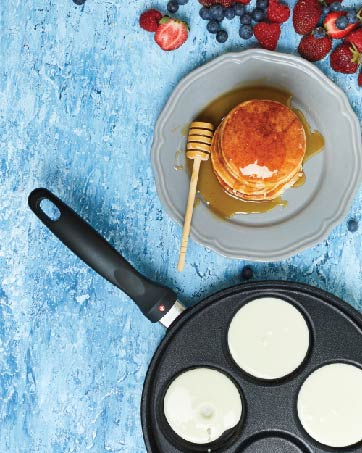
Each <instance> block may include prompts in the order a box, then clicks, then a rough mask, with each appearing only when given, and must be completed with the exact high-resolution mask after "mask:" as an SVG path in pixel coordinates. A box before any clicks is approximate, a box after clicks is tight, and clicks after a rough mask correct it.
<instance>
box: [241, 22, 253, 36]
mask: <svg viewBox="0 0 362 453" xmlns="http://www.w3.org/2000/svg"><path fill="white" fill-rule="evenodd" d="M253 34H254V33H253V27H252V26H251V25H247V24H246V25H242V26H241V27H240V30H239V35H240V38H243V39H250V38H251V37H252V36H253Z"/></svg>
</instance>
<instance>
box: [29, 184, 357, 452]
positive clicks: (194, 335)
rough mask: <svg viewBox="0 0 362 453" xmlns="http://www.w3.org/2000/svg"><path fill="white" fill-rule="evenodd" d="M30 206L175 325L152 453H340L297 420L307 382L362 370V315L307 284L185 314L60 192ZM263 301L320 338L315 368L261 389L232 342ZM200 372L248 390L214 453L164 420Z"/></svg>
mask: <svg viewBox="0 0 362 453" xmlns="http://www.w3.org/2000/svg"><path fill="white" fill-rule="evenodd" d="M44 199H47V200H49V201H51V202H52V203H54V205H55V206H56V207H57V208H58V210H59V213H60V217H59V218H58V219H57V220H55V221H53V220H51V219H50V218H49V217H48V215H47V214H45V212H44V211H43V210H42V208H41V201H42V200H44ZM29 206H30V208H31V209H32V210H33V211H34V213H35V214H36V215H37V216H38V217H39V218H40V220H41V221H42V222H43V223H44V224H45V225H46V226H47V227H48V228H49V229H50V230H51V231H52V232H53V233H54V234H55V235H56V236H57V237H58V238H59V239H60V240H61V241H62V242H63V243H64V244H65V245H66V246H67V247H69V248H70V249H71V250H72V251H73V252H74V253H75V254H76V255H78V256H79V257H80V258H81V259H83V261H84V262H86V263H87V264H88V265H89V266H91V267H92V268H93V269H94V270H95V271H96V272H98V273H99V274H100V275H102V276H103V277H104V278H106V279H107V280H109V281H110V282H111V283H113V284H114V285H116V286H117V287H118V288H120V289H122V290H123V291H124V292H126V293H127V294H128V295H129V296H130V297H131V298H132V299H133V300H134V301H135V302H136V304H137V305H138V306H139V308H140V310H141V311H142V313H143V314H144V315H145V316H147V317H148V318H149V319H150V320H151V321H152V322H157V321H160V322H162V324H164V325H165V326H166V327H168V326H169V325H170V324H172V325H171V327H170V329H169V330H168V332H167V334H166V336H165V338H164V339H163V340H162V342H161V344H160V346H159V347H158V349H157V351H156V353H155V355H154V357H153V359H152V361H151V364H150V367H149V370H148V373H147V377H146V381H145V384H144V389H143V395H142V406H141V417H142V427H143V433H144V439H145V443H146V447H147V450H148V451H149V452H152V453H159V452H160V453H179V452H185V453H188V452H190V453H191V452H198V451H200V452H215V451H220V452H245V453H322V452H334V453H336V449H333V448H329V447H325V446H323V445H320V444H318V443H317V442H316V441H314V440H313V439H312V438H310V437H309V436H308V434H307V433H306V432H305V431H304V430H303V427H302V426H301V424H300V422H299V420H298V416H297V410H296V404H297V396H298V391H299V389H300V387H301V385H302V383H303V382H304V380H305V379H306V377H307V376H308V375H309V374H310V373H311V372H312V371H314V370H315V369H317V368H319V367H320V366H322V365H325V364H328V363H331V362H334V361H342V362H348V363H353V364H355V365H357V366H359V367H362V317H361V316H360V314H359V313H358V312H357V311H356V310H354V309H353V308H352V307H350V306H348V305H347V304H345V303H344V302H343V301H341V300H340V299H338V298H336V297H334V296H332V295H331V294H328V293H326V292H324V291H321V290H319V289H317V288H313V287H309V286H307V285H302V284H298V283H291V282H257V283H249V284H243V285H240V286H237V287H234V288H231V289H227V290H224V291H221V292H219V293H218V294H216V295H214V296H211V297H209V298H207V299H205V300H204V301H202V302H200V303H199V304H197V306H195V307H193V308H192V309H189V310H187V311H185V312H184V313H182V314H181V312H182V311H183V310H184V308H183V306H182V304H181V303H180V302H178V301H177V298H176V294H175V293H174V292H173V291H171V290H170V289H168V288H165V287H162V286H159V285H158V284H156V283H153V282H151V281H149V280H148V279H146V278H145V277H144V276H142V275H140V274H139V273H138V272H137V271H135V270H134V269H133V268H132V267H131V265H130V264H129V263H128V262H127V261H125V260H124V258H123V257H122V256H121V255H120V254H119V253H118V252H116V251H115V250H114V249H113V248H112V247H111V246H110V245H109V244H108V243H107V242H106V241H105V240H104V239H103V238H102V237H101V236H100V235H99V234H98V233H97V232H96V231H95V230H93V228H92V227H91V226H90V225H88V224H87V223H86V222H85V221H84V220H82V219H81V218H80V217H79V216H78V215H77V214H76V213H75V212H74V211H73V210H71V209H70V208H69V207H68V206H67V205H65V204H64V203H63V202H62V201H61V200H59V199H58V198H57V197H56V196H54V195H53V194H52V193H51V192H49V191H48V190H46V189H36V190H34V191H33V192H32V193H31V194H30V196H29ZM263 296H275V297H279V298H283V299H285V300H287V301H289V302H290V303H292V304H293V305H294V306H295V307H296V308H298V309H299V310H300V311H301V312H302V314H303V315H304V317H305V319H306V320H307V322H308V324H309V327H310V332H311V346H310V350H309V353H308V355H307V358H306V359H305V361H304V362H303V363H302V365H301V366H300V367H299V368H298V369H297V370H295V371H294V372H293V373H292V374H291V375H289V376H287V377H285V378H283V379H281V380H278V381H274V382H265V381H260V380H258V379H256V378H254V377H252V376H249V375H247V374H246V373H245V372H243V371H242V370H240V369H239V368H238V367H237V366H236V365H235V363H234V362H233V360H232V358H231V356H230V354H229V351H228V346H227V341H226V337H227V331H228V326H229V324H230V321H231V319H232V318H233V316H234V315H235V313H236V312H237V311H238V310H239V309H240V308H241V307H242V306H243V305H244V304H245V303H247V302H248V301H250V300H251V299H254V298H257V297H263ZM180 314H181V316H178V315H180ZM176 318H178V319H176ZM197 366H206V367H211V368H215V369H217V370H219V371H222V372H224V373H226V374H227V375H228V376H229V377H230V378H231V379H232V380H233V381H234V382H235V384H236V385H237V386H238V388H239V391H240V394H241V396H242V399H243V402H244V407H245V411H244V416H243V419H242V420H241V421H240V423H239V425H238V426H237V427H236V428H235V429H233V430H232V431H230V432H227V433H225V434H224V435H223V436H222V438H220V439H219V440H218V441H216V442H214V443H212V444H209V445H206V446H205V445H203V446H197V445H193V444H190V443H188V442H186V441H184V440H183V439H181V438H180V437H178V436H177V435H176V434H174V433H173V431H172V430H171V428H170V427H169V426H168V424H167V422H166V420H165V417H164V415H163V397H164V394H165V392H166V390H167V387H168V385H169V384H170V382H171V381H172V380H173V379H174V378H175V376H177V375H178V374H179V373H181V372H182V371H185V370H187V369H190V368H193V367H197ZM341 451H346V452H356V453H357V452H359V453H361V451H362V443H359V444H357V445H355V446H353V447H349V448H347V449H338V453H341Z"/></svg>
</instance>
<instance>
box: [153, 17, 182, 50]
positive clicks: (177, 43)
mask: <svg viewBox="0 0 362 453" xmlns="http://www.w3.org/2000/svg"><path fill="white" fill-rule="evenodd" d="M188 34H189V29H188V25H187V23H186V22H182V21H181V20H176V19H172V18H171V17H168V16H164V17H163V18H162V19H161V20H160V22H159V26H158V29H157V31H156V34H155V41H156V42H157V44H158V45H159V46H160V47H161V49H163V50H175V49H178V48H179V47H181V46H182V44H183V43H184V42H185V41H186V40H187V38H188Z"/></svg>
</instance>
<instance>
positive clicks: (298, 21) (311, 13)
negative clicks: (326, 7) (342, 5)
mask: <svg viewBox="0 0 362 453" xmlns="http://www.w3.org/2000/svg"><path fill="white" fill-rule="evenodd" d="M322 9H323V7H322V4H321V3H320V2H319V1H318V0H298V1H297V3H296V4H295V6H294V10H293V25H294V29H295V31H296V32H297V33H299V34H300V35H308V34H309V33H311V32H312V31H313V30H314V29H315V28H316V26H317V24H318V22H319V19H320V18H321V15H322Z"/></svg>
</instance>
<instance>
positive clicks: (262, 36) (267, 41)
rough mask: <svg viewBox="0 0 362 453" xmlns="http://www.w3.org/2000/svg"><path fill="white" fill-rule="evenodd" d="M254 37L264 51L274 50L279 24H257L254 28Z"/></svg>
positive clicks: (278, 33)
mask: <svg viewBox="0 0 362 453" xmlns="http://www.w3.org/2000/svg"><path fill="white" fill-rule="evenodd" d="M254 35H255V38H256V39H257V40H258V41H259V42H260V44H261V46H262V47H264V49H268V50H275V49H276V47H277V44H278V40H279V37H280V24H277V23H267V22H259V23H257V24H256V25H255V27H254Z"/></svg>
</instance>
